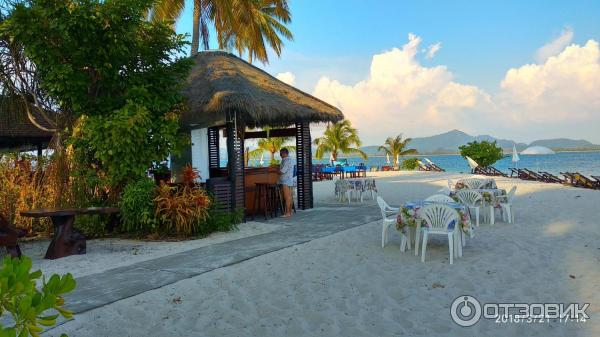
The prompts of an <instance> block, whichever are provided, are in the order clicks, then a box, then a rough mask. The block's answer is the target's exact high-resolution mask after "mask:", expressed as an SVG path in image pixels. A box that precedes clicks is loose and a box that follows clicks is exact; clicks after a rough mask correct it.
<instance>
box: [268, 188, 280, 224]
mask: <svg viewBox="0 0 600 337" xmlns="http://www.w3.org/2000/svg"><path fill="white" fill-rule="evenodd" d="M267 188H268V191H269V197H270V198H269V200H270V203H271V205H270V206H271V207H270V211H271V216H272V217H277V211H279V210H281V214H282V215H283V213H284V208H283V207H284V206H283V194H282V193H281V187H280V186H279V185H278V184H269V185H268V186H267Z"/></svg>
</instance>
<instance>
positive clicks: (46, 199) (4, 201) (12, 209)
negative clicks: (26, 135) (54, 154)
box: [0, 153, 55, 235]
mask: <svg viewBox="0 0 600 337" xmlns="http://www.w3.org/2000/svg"><path fill="white" fill-rule="evenodd" d="M47 174H48V167H47V161H46V160H45V158H42V161H41V162H38V163H35V162H34V159H33V157H32V156H27V155H19V154H17V153H11V154H5V155H2V156H1V157H0V213H2V214H3V215H4V216H5V217H6V218H7V220H8V222H9V223H11V224H13V225H14V226H15V227H17V228H21V229H24V230H26V231H27V233H28V234H30V235H31V234H32V233H33V232H35V231H44V230H46V229H47V228H48V227H47V226H48V220H47V219H42V221H39V220H38V219H33V218H28V217H22V216H21V215H20V212H21V211H25V210H29V209H32V208H42V207H49V206H51V205H52V203H53V196H54V195H55V193H54V191H53V190H52V185H51V184H47V183H45V181H44V176H45V175H47ZM40 224H41V226H40ZM36 225H37V228H35V227H36Z"/></svg>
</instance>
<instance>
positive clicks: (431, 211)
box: [417, 204, 462, 264]
mask: <svg viewBox="0 0 600 337" xmlns="http://www.w3.org/2000/svg"><path fill="white" fill-rule="evenodd" d="M419 217H420V218H421V219H422V220H423V221H425V223H426V224H427V225H428V227H421V231H422V232H423V247H422V248H421V262H425V253H426V252H427V240H428V238H429V235H432V234H436V235H447V236H448V251H449V252H450V264H453V263H454V252H455V251H457V253H458V256H462V244H461V242H460V241H461V239H460V237H461V236H460V235H457V233H458V230H460V229H458V227H459V221H458V213H457V212H456V210H454V209H453V208H452V207H450V206H446V205H443V204H431V205H427V206H424V207H422V208H421V210H420V215H419ZM417 235H418V234H417Z"/></svg>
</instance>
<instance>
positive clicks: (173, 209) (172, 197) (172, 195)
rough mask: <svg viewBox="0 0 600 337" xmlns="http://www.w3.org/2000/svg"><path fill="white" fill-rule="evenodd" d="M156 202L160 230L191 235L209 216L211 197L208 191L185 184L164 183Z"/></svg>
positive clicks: (196, 231) (166, 232)
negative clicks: (173, 185) (174, 185)
mask: <svg viewBox="0 0 600 337" xmlns="http://www.w3.org/2000/svg"><path fill="white" fill-rule="evenodd" d="M154 202H155V203H156V216H157V217H158V218H159V219H160V222H161V223H160V227H159V231H160V232H162V233H163V234H176V235H183V236H191V235H194V234H196V233H198V229H199V227H200V226H201V224H202V223H203V222H205V221H206V218H207V216H208V208H209V206H210V198H209V197H208V195H207V194H206V191H204V190H202V189H199V188H193V187H191V186H189V185H186V184H184V185H183V186H181V187H171V186H169V185H166V184H162V185H161V186H160V187H159V189H158V195H157V197H156V198H155V199H154Z"/></svg>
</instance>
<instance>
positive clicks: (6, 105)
mask: <svg viewBox="0 0 600 337" xmlns="http://www.w3.org/2000/svg"><path fill="white" fill-rule="evenodd" d="M35 111H36V110H35V109H32V115H33V118H35V121H36V123H38V124H39V125H41V126H42V127H43V128H46V129H51V128H52V127H51V126H50V125H49V124H48V123H47V122H46V121H45V120H44V119H43V118H42V117H41V116H39V115H38V114H37V113H36V112H35ZM53 134H54V133H53V132H50V131H47V130H43V129H40V128H38V127H37V126H35V125H34V124H33V123H32V122H31V121H30V120H29V118H28V117H27V113H26V112H25V109H23V107H22V106H21V104H20V103H18V102H17V101H16V100H14V99H9V98H8V97H6V96H0V149H7V148H18V149H33V148H34V147H33V146H32V145H37V144H42V145H44V146H45V145H47V144H48V142H49V141H50V140H51V139H52V136H53Z"/></svg>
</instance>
